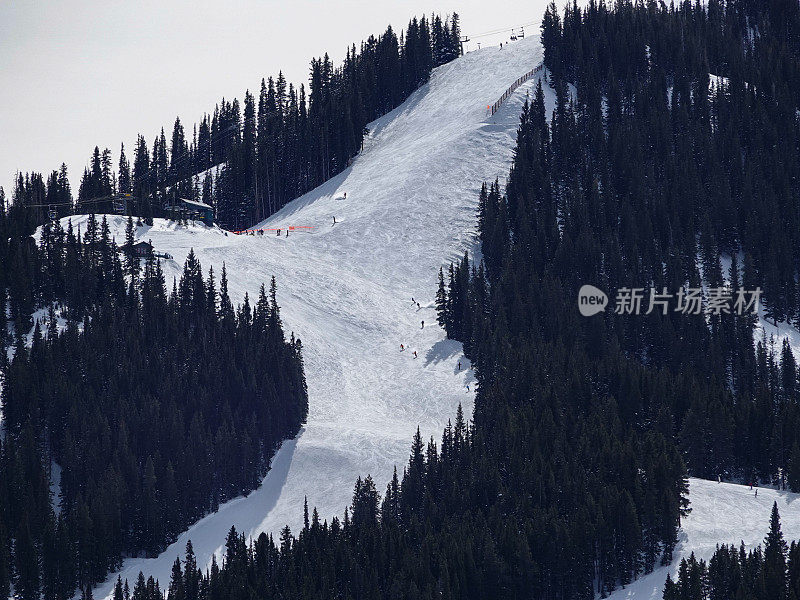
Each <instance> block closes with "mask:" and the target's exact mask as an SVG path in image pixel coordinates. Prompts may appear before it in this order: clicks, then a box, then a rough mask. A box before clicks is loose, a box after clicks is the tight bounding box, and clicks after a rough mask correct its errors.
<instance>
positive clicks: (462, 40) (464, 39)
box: [459, 35, 469, 56]
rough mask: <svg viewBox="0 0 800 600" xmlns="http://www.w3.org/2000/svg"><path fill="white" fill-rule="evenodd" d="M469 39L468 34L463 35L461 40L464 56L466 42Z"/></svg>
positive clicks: (462, 54)
mask: <svg viewBox="0 0 800 600" xmlns="http://www.w3.org/2000/svg"><path fill="white" fill-rule="evenodd" d="M468 41H469V36H468V35H462V36H461V39H460V40H459V43H460V45H461V56H464V44H466V43H467V42H468Z"/></svg>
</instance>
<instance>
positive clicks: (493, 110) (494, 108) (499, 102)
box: [486, 63, 544, 114]
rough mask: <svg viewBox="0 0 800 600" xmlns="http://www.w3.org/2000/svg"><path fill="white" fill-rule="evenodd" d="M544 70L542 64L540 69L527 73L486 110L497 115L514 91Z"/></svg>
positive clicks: (487, 106) (488, 105)
mask: <svg viewBox="0 0 800 600" xmlns="http://www.w3.org/2000/svg"><path fill="white" fill-rule="evenodd" d="M543 68H544V64H543V63H540V64H539V66H538V67H536V68H535V69H531V70H530V71H528V72H527V73H525V75H523V76H522V77H520V78H518V79H517V80H516V81H515V82H514V83H512V84H511V85H510V86H508V89H507V90H506V91H505V92H503V95H502V96H500V98H499V99H498V100H497V102H495V103H494V104H491V105H490V104H487V105H486V110H487V111H491V113H492V114H494V113H496V112H497V111H498V110H499V108H500V106H501V105H502V104H503V102H505V101H506V100H508V97H509V96H510V95H511V94H513V93H514V90H516V89H517V88H518V87H519V86H521V85H522V84H523V83H525V82H526V81H528V79H530V78H531V77H533V76H534V75H536V73H538V72H539V71H541V70H542V69H543Z"/></svg>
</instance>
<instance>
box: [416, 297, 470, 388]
mask: <svg viewBox="0 0 800 600" xmlns="http://www.w3.org/2000/svg"><path fill="white" fill-rule="evenodd" d="M415 304H416V305H417V310H421V309H422V306H421V305H420V303H419V302H417V300H416V299H415V298H414V297H413V296H412V297H411V306H414V305H415ZM420 329H425V321H424V320H422V321H420ZM405 351H406V346H405V344H400V352H405ZM412 354H413V355H414V358H417V351H416V350H414V351H413V352H412ZM458 370H459V372H460V371H461V361H458ZM466 388H467V392H469V384H466Z"/></svg>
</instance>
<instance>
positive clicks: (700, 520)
mask: <svg viewBox="0 0 800 600" xmlns="http://www.w3.org/2000/svg"><path fill="white" fill-rule="evenodd" d="M689 500H690V501H691V508H692V512H691V513H690V514H689V516H688V517H686V519H684V520H683V522H682V524H681V531H680V532H679V533H678V546H677V547H676V549H675V559H674V560H673V561H672V564H671V565H670V566H668V567H661V568H658V569H656V570H655V571H653V572H652V573H650V574H649V575H646V576H645V577H642V578H640V579H638V580H636V581H634V582H633V583H631V584H630V585H629V586H627V587H626V588H625V589H619V590H616V591H615V592H614V593H612V594H610V595H609V598H610V599H611V600H624V599H632V598H635V599H636V600H661V597H662V594H663V592H664V582H665V581H666V579H667V573H670V574H672V577H673V578H674V577H675V573H676V572H677V570H678V565H679V564H680V561H681V558H684V557H688V556H689V555H690V554H691V553H692V552H694V555H695V556H696V557H697V558H698V559H700V558H703V559H705V560H708V559H709V558H711V556H712V554H714V549H715V548H716V547H717V545H718V544H731V543H733V544H736V545H737V546H738V545H739V543H741V542H744V543H745V545H746V546H747V548H748V549H752V548H755V547H756V546H758V545H759V544H762V543H763V541H764V537H765V536H766V535H767V530H768V529H769V516H770V511H771V510H772V503H773V502H777V503H778V510H779V511H780V514H781V527H782V530H783V535H784V538H786V540H797V539H800V502H798V500H800V494H792V493H790V492H780V491H776V490H772V489H767V488H759V490H758V496H755V491H754V490H751V489H750V488H749V486H746V485H736V484H731V483H717V482H716V481H706V480H704V479H690V480H689Z"/></svg>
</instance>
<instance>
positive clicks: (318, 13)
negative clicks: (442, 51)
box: [0, 0, 547, 197]
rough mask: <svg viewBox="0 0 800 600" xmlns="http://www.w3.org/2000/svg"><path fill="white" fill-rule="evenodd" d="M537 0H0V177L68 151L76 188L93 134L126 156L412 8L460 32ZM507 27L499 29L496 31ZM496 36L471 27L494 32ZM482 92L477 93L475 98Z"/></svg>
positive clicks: (516, 15)
mask: <svg viewBox="0 0 800 600" xmlns="http://www.w3.org/2000/svg"><path fill="white" fill-rule="evenodd" d="M546 4H547V0H439V1H430V0H408V1H404V2H397V1H394V2H392V1H387V0H335V1H324V0H282V1H277V0H237V1H232V2H221V1H216V2H213V1H209V0H193V1H191V2H188V1H180V2H178V1H169V2H167V1H163V0H162V1H156V0H141V1H140V0H137V1H123V0H98V1H94V0H93V1H83V2H79V1H75V0H65V1H59V2H55V1H42V0H0V186H3V187H4V188H5V190H6V195H7V196H8V197H10V195H11V193H12V191H13V185H12V182H13V179H14V174H15V172H17V171H22V172H27V171H41V172H43V173H44V174H45V176H46V174H47V173H49V172H50V171H51V170H53V169H55V168H58V166H59V165H60V164H61V163H62V162H66V163H67V166H68V168H69V172H70V180H71V182H72V185H73V193H75V192H76V191H77V185H78V183H79V178H80V175H81V173H82V172H83V168H84V166H85V165H86V164H87V161H88V158H89V156H90V153H91V151H92V149H93V148H94V146H95V145H99V146H100V148H101V149H102V148H103V147H109V148H111V150H112V151H113V153H114V162H115V165H116V162H117V160H118V153H119V145H120V142H124V143H125V148H126V150H127V151H128V152H127V153H128V157H129V159H130V158H131V154H132V147H133V143H134V141H135V139H136V134H137V133H142V134H144V136H145V138H146V139H147V143H148V146H149V145H151V144H152V140H153V138H154V136H155V134H156V133H157V132H158V131H159V129H160V128H161V127H162V126H164V128H165V130H166V133H167V138H169V135H170V132H171V128H172V124H173V123H174V120H175V117H176V116H180V117H181V121H182V122H183V123H184V126H185V127H186V128H187V134H189V135H191V133H190V132H191V126H192V124H193V123H195V122H196V121H198V120H199V119H200V117H201V116H202V114H203V112H210V111H211V110H212V109H213V107H214V104H215V103H216V102H217V101H218V100H219V99H220V98H221V97H223V96H225V97H226V98H232V97H237V98H239V99H240V100H241V98H242V97H243V96H244V91H245V90H246V89H250V90H253V91H255V90H257V89H258V87H259V85H260V82H261V78H262V77H266V76H268V75H270V74H272V75H274V74H277V72H278V70H279V69H282V70H283V72H284V74H285V75H286V77H287V79H288V80H289V81H291V82H293V83H295V84H296V85H297V84H299V83H301V82H303V83H306V82H307V75H308V68H309V67H308V65H309V61H310V59H311V58H312V57H313V56H320V55H322V54H323V53H324V52H326V51H327V52H328V53H329V54H330V55H331V58H333V59H335V61H336V62H337V63H338V62H339V60H341V58H342V57H343V56H344V52H345V49H346V48H347V46H348V45H349V44H351V43H353V42H355V43H356V44H358V43H359V42H360V41H361V40H362V39H365V38H366V37H367V36H369V35H370V34H373V33H375V34H377V33H379V32H382V31H383V30H384V29H385V27H386V25H387V24H390V23H391V25H392V26H393V27H394V28H395V29H396V30H397V31H398V32H399V30H400V29H404V28H405V26H406V24H407V23H408V20H409V19H410V18H411V16H413V15H421V14H423V13H424V14H428V15H429V14H431V13H432V12H436V13H439V14H449V13H452V12H453V11H456V12H458V13H459V15H460V16H461V23H462V32H463V33H465V34H468V35H473V36H474V35H477V34H480V33H484V32H488V31H494V30H497V29H501V28H510V27H513V26H518V25H522V24H525V23H531V22H536V23H537V24H536V25H534V26H530V27H526V29H525V31H526V33H527V34H535V35H538V31H539V28H538V23H539V22H540V19H541V15H542V14H543V12H544V7H545V6H546ZM503 35H504V36H506V37H507V35H508V34H507V33H506V34H503ZM499 39H500V38H498V37H497V36H494V37H483V38H474V41H473V42H471V43H470V44H468V47H472V48H475V47H476V44H475V42H476V41H482V42H484V43H487V42H490V43H497V42H499ZM488 100H490V99H486V98H480V99H476V101H478V102H481V103H485V102H487V101H488Z"/></svg>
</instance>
